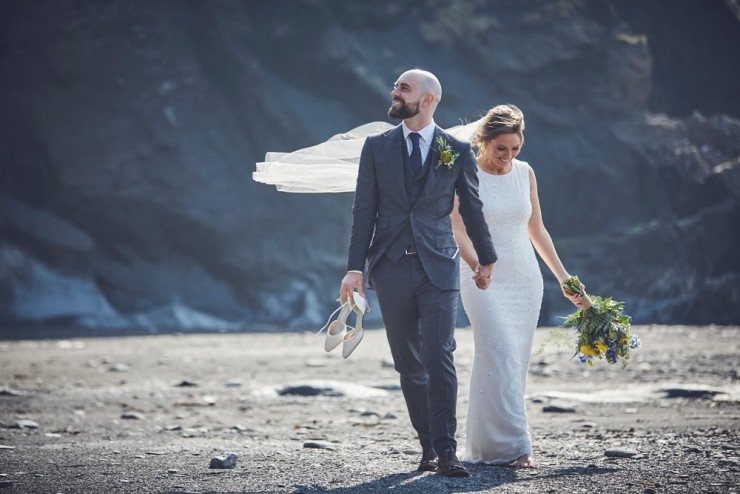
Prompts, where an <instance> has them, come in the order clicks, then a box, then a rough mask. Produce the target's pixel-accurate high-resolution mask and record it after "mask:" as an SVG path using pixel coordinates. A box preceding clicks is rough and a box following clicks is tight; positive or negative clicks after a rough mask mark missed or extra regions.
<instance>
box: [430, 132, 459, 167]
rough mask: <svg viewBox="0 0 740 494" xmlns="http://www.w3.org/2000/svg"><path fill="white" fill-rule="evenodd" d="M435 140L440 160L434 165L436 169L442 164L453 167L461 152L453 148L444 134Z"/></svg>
mask: <svg viewBox="0 0 740 494" xmlns="http://www.w3.org/2000/svg"><path fill="white" fill-rule="evenodd" d="M435 142H436V143H437V151H439V160H438V161H437V164H436V165H434V169H435V170H436V169H437V168H439V167H440V166H442V165H444V166H446V167H447V169H448V170H450V169H452V166H453V165H454V164H455V160H456V159H457V157H458V156H460V153H456V152H454V151H453V150H452V146H450V143H449V142H447V139H445V138H444V136H437V138H436V139H435Z"/></svg>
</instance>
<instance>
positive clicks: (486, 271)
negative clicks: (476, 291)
mask: <svg viewBox="0 0 740 494" xmlns="http://www.w3.org/2000/svg"><path fill="white" fill-rule="evenodd" d="M492 276H493V264H486V265H485V266H481V265H480V264H478V266H476V268H475V275H474V276H473V280H475V286H477V287H478V288H480V289H481V290H485V289H487V288H488V286H489V285H490V284H491V278H492Z"/></svg>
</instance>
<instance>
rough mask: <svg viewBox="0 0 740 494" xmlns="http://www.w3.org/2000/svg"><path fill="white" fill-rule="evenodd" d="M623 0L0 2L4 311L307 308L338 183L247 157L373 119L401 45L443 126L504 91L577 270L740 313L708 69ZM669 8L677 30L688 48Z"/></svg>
mask: <svg viewBox="0 0 740 494" xmlns="http://www.w3.org/2000/svg"><path fill="white" fill-rule="evenodd" d="M617 3H618V2H610V1H606V0H604V1H593V2H581V1H577V0H566V1H562V2H547V1H540V2H529V3H527V4H526V5H522V4H521V3H518V2H511V1H499V2H476V1H468V2H457V1H456V2H447V1H432V0H428V1H427V2H426V4H419V3H418V2H393V3H381V4H379V5H378V4H375V3H373V4H372V5H371V4H369V3H368V4H367V5H365V4H361V3H352V2H345V3H339V2H331V3H330V2H327V3H321V2H312V1H309V0H305V1H294V2H269V1H252V2H218V3H214V2H193V3H179V2H178V3H163V2H120V3H116V4H98V3H95V2H78V3H74V4H70V3H58V2H21V1H16V2H6V4H5V5H4V7H3V9H2V12H0V26H1V27H2V29H0V33H1V34H0V55H1V56H2V60H3V63H2V64H0V89H1V91H0V110H2V114H3V115H4V117H5V118H4V122H3V123H2V124H1V125H2V132H1V133H0V149H1V150H2V153H1V154H0V156H1V157H0V159H1V160H2V161H1V164H0V324H2V325H4V326H5V327H10V326H13V327H19V326H27V325H34V327H39V326H44V327H70V328H71V327H75V328H100V329H103V330H138V331H177V330H220V331H233V330H239V329H244V328H250V329H259V328H270V327H279V328H286V327H288V328H306V327H312V326H315V327H318V326H320V324H321V323H322V322H323V321H322V319H323V318H325V317H326V316H327V315H328V314H329V312H330V311H331V310H332V305H333V304H334V302H333V299H334V298H335V297H336V292H337V286H338V282H339V280H340V279H341V276H342V275H343V272H344V265H345V261H346V259H345V257H346V249H347V244H348V235H349V234H348V232H349V225H350V209H351V204H352V197H351V194H338V195H290V194H281V193H278V192H276V191H274V190H273V189H271V188H269V187H267V186H263V185H260V184H257V183H254V182H252V181H251V172H252V171H253V170H254V162H256V161H260V160H261V159H262V157H263V155H264V153H265V152H266V151H286V150H291V149H295V148H300V147H305V146H308V145H310V144H313V143H316V142H319V141H323V140H325V139H327V138H328V137H330V136H331V135H333V134H335V133H337V132H340V131H344V130H347V129H349V128H352V127H355V126H357V125H359V124H361V123H365V122H368V121H372V120H383V119H385V118H386V117H385V111H386V109H387V107H388V104H389V88H390V86H391V84H392V82H393V80H394V78H395V77H396V76H397V75H398V74H399V73H400V72H401V71H403V70H404V69H406V68H409V67H415V66H422V67H424V68H428V69H429V70H432V71H433V72H435V73H436V74H437V75H438V76H439V77H440V79H441V81H442V84H443V87H444V98H443V101H442V104H441V105H440V107H439V109H438V112H437V116H436V117H437V118H436V120H437V122H438V123H439V124H440V125H442V126H445V127H449V126H452V125H454V124H456V123H457V122H459V119H460V118H465V119H468V120H471V119H475V118H477V117H478V116H479V115H480V114H481V113H482V112H484V111H485V110H486V109H488V108H489V107H491V106H493V105H495V104H499V103H504V102H513V103H515V104H517V105H518V106H519V107H520V108H522V110H523V111H524V113H525V116H526V118H527V143H526V146H525V148H524V150H523V153H522V155H521V158H522V159H524V160H525V161H528V162H530V163H531V164H532V166H533V167H534V169H535V170H536V172H537V174H538V182H539V188H540V199H541V202H542V207H543V212H544V217H545V222H546V224H547V226H548V228H549V229H550V232H551V233H552V235H553V237H554V238H555V240H556V245H557V246H558V247H559V249H560V253H561V257H562V258H563V261H564V262H565V264H566V266H567V267H568V269H569V271H570V272H572V273H574V274H579V275H580V277H581V278H582V279H584V281H585V282H586V284H587V285H588V289H589V290H590V291H591V292H593V293H596V294H601V295H611V296H614V297H615V298H619V299H624V300H626V301H627V302H628V312H630V313H631V314H632V315H633V316H634V318H635V321H636V322H640V323H646V322H685V323H712V322H713V323H738V322H740V288H738V287H740V283H739V281H740V265H739V264H740V261H738V257H737V255H736V253H737V252H738V250H740V249H739V247H740V239H739V235H738V234H737V225H739V224H740V221H739V220H740V213H739V210H738V194H739V193H740V171H739V167H740V158H738V156H740V149H738V148H739V147H740V144H738V143H740V123H739V122H738V120H737V119H736V117H737V109H736V108H735V107H733V106H731V104H730V103H729V102H728V106H727V111H726V112H723V111H721V110H719V109H718V107H717V106H716V94H713V92H712V88H711V87H706V86H703V87H701V88H698V89H697V90H696V91H694V92H691V91H690V88H688V89H687V88H686V87H684V86H682V87H681V90H680V91H679V92H675V91H674V92H671V91H668V90H666V88H667V87H669V86H668V85H667V84H666V76H665V75H664V71H663V70H664V69H663V68H661V72H660V74H661V75H660V78H658V79H656V74H655V70H654V68H655V69H656V70H657V67H659V66H660V67H665V64H664V61H665V59H666V57H668V52H669V50H668V49H666V48H665V42H664V40H665V39H667V37H669V35H670V33H666V32H665V28H661V29H663V30H662V31H660V32H656V39H658V40H660V43H658V47H657V49H658V51H656V49H655V48H654V46H653V43H652V39H651V36H652V34H651V33H653V30H651V29H653V28H651V25H649V24H645V26H642V25H640V26H639V28H637V29H641V30H642V31H640V30H636V28H635V27H634V26H633V24H640V22H646V21H645V19H646V18H650V17H649V16H647V17H645V16H643V17H640V16H639V15H637V14H636V13H635V12H636V9H639V8H641V7H640V6H638V5H637V3H635V5H634V6H631V5H632V4H631V3H630V2H626V3H623V4H620V5H619V6H618V8H617V7H616V4H617ZM689 4H690V2H679V3H677V4H675V5H676V6H675V7H671V9H673V10H677V9H678V10H680V9H682V8H685V9H689V10H688V12H690V13H691V15H692V16H693V17H694V18H695V19H696V16H697V15H703V16H705V17H706V18H702V19H701V22H705V23H712V22H715V21H716V22H715V25H717V26H723V27H722V29H719V30H718V31H716V32H707V33H705V35H706V37H705V38H703V40H702V44H701V46H702V47H704V48H702V50H704V51H706V50H705V48H706V47H713V48H714V49H716V51H717V52H718V54H717V57H720V58H721V57H723V56H725V55H722V53H725V52H727V51H729V47H728V46H725V44H724V43H725V39H726V37H727V36H728V30H729V35H731V36H735V38H732V39H736V37H737V33H738V20H737V17H736V13H734V12H733V11H732V10H731V8H730V6H729V4H726V3H725V2H722V1H720V0H714V1H712V2H705V3H703V4H706V5H711V7H707V8H705V9H704V10H702V11H701V13H700V14H698V13H696V12H694V10H695V9H694V7H693V6H690V5H689ZM672 5H673V4H672ZM651 9H652V8H651ZM691 9H693V10H691ZM650 13H651V15H653V14H654V13H653V12H652V10H650ZM679 14H680V12H678V13H677V14H676V16H677V17H676V18H677V19H678V21H676V23H675V25H674V29H675V33H673V37H674V39H675V48H674V49H675V50H677V51H682V50H683V51H684V52H687V53H688V54H691V53H693V52H691V50H692V49H693V48H692V47H693V46H697V45H696V44H692V42H691V40H690V39H686V38H685V37H683V36H682V33H683V32H684V31H683V28H684V26H682V25H681V22H680V19H682V17H681V16H680V15H679ZM684 17H685V16H684ZM639 19H642V20H639ZM645 32H647V33H648V34H647V35H645ZM696 55H697V58H695V60H702V61H701V62H697V63H699V64H701V63H707V64H711V63H712V61H711V59H710V60H708V61H706V62H705V61H704V60H705V59H706V58H707V56H704V57H698V55H700V54H699V53H697V54H696ZM668 58H669V59H670V57H668ZM699 68H701V67H699ZM727 70H728V72H727V73H726V74H720V75H719V76H718V77H717V78H716V79H718V80H719V82H718V88H719V89H718V91H719V92H720V93H721V92H722V91H725V92H726V91H727V90H726V87H727V84H728V83H727V81H733V80H737V77H738V74H737V71H738V69H737V68H736V67H735V68H730V69H727ZM733 71H734V72H733ZM730 87H734V88H737V87H738V84H734V85H730ZM722 88H724V89H722ZM720 89H721V91H720ZM689 92H690V93H691V95H692V98H694V99H695V100H696V101H700V100H701V94H702V93H703V94H706V95H707V98H709V97H710V96H711V98H712V102H710V103H707V104H706V105H704V106H702V105H701V104H699V103H696V104H695V106H694V107H695V108H698V109H700V110H702V111H703V113H693V114H691V113H690V112H686V111H685V105H684V103H683V101H682V102H681V104H678V103H675V102H673V103H675V104H674V106H671V105H672V98H674V99H675V98H677V97H678V96H676V95H679V96H681V95H685V94H688V93H689ZM735 96H737V92H736V89H735ZM737 100H740V99H739V98H735V103H732V104H736V101H737ZM692 101H694V100H692ZM707 101H708V100H707ZM672 108H676V111H675V112H672V111H671V110H672ZM651 109H652V110H655V109H658V110H660V111H664V112H669V114H667V115H666V114H655V113H651V111H650V110H651ZM707 112H708V113H707ZM720 113H726V115H722V114H720ZM543 269H544V270H545V271H544V274H545V279H546V280H548V279H549V273H548V272H547V271H546V269H547V268H544V267H543ZM546 293H547V297H546V300H545V303H544V305H543V314H542V319H541V322H542V323H548V324H552V323H557V318H556V316H558V315H561V314H564V313H565V311H568V310H570V309H569V308H568V306H567V305H566V302H565V301H564V299H562V297H560V295H559V291H558V290H557V287H555V284H554V283H553V282H550V283H549V285H548V288H547V290H546ZM373 302H374V301H371V303H373ZM375 305H376V306H377V304H375ZM372 316H373V317H374V318H375V319H374V320H375V321H376V323H378V321H379V311H375V312H373V314H372ZM371 322H372V320H371Z"/></svg>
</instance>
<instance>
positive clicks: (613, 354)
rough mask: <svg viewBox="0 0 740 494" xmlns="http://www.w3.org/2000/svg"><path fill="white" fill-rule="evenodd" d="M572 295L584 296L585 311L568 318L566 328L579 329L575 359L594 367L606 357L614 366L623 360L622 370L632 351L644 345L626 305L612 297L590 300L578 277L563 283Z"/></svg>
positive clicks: (577, 312)
mask: <svg viewBox="0 0 740 494" xmlns="http://www.w3.org/2000/svg"><path fill="white" fill-rule="evenodd" d="M562 286H563V290H564V291H565V292H566V293H568V294H569V295H575V294H580V295H581V296H582V297H583V301H584V308H582V309H578V310H577V311H575V312H574V313H573V314H571V315H569V316H567V317H566V318H565V321H564V322H563V326H564V327H566V328H575V330H576V333H577V334H578V344H577V346H576V353H575V354H573V357H576V356H577V357H578V358H579V359H580V361H581V362H583V363H584V364H587V365H594V359H602V358H606V360H607V362H609V363H610V364H616V363H617V362H619V361H620V360H621V361H622V367H625V366H626V365H627V363H628V362H629V358H630V350H633V349H635V348H637V347H639V346H640V339H639V338H638V337H637V335H635V334H634V333H633V332H632V331H631V329H630V316H628V315H626V314H625V313H624V312H623V311H624V302H617V301H615V300H612V299H611V297H609V298H602V297H598V296H594V297H593V298H591V297H589V296H588V295H587V294H586V292H585V291H584V290H583V288H582V286H581V282H580V281H579V280H578V276H571V277H570V278H568V279H567V280H565V281H563V283H562Z"/></svg>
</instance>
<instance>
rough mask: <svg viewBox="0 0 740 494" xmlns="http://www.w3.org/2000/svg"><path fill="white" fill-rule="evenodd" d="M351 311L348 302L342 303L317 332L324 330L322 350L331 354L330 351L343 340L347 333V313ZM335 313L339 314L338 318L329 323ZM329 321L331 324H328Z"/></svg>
mask: <svg viewBox="0 0 740 494" xmlns="http://www.w3.org/2000/svg"><path fill="white" fill-rule="evenodd" d="M351 311H352V307H351V305H350V303H349V301H343V302H342V305H340V306H339V308H338V309H337V310H335V311H334V312H333V313H332V315H330V316H329V320H328V321H327V322H326V324H324V326H323V327H322V328H321V329H320V330H319V333H321V332H322V331H323V330H324V328H326V339H324V350H326V351H327V352H331V351H332V350H334V349H335V348H336V347H338V346H339V344H340V343H342V341H343V340H344V336H345V334H346V332H347V318H348V317H349V313H350V312H351ZM337 312H339V316H338V317H337V318H336V319H335V320H334V321H331V318H332V317H334V314H336V313H337ZM329 321H331V323H329ZM327 326H328V327H327Z"/></svg>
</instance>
